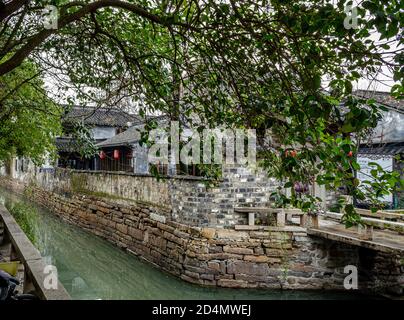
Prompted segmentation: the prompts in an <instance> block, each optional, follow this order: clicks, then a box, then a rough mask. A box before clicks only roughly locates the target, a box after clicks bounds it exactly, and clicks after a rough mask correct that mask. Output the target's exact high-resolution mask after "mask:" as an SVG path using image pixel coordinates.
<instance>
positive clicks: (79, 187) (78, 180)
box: [70, 174, 87, 192]
mask: <svg viewBox="0 0 404 320" xmlns="http://www.w3.org/2000/svg"><path fill="white" fill-rule="evenodd" d="M86 182H87V178H86V176H85V175H83V174H73V175H72V176H71V178H70V188H71V190H72V191H73V192H84V191H86V188H85V186H86Z"/></svg>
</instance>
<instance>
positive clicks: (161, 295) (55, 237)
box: [0, 188, 369, 300]
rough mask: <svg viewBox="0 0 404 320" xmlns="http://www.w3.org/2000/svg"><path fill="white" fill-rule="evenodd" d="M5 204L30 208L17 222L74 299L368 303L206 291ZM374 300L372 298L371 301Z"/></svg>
mask: <svg viewBox="0 0 404 320" xmlns="http://www.w3.org/2000/svg"><path fill="white" fill-rule="evenodd" d="M0 203H2V204H5V205H6V206H7V207H8V208H10V207H12V206H14V207H16V206H17V207H19V208H20V209H21V208H27V207H28V208H29V210H28V213H29V216H30V218H29V220H28V223H27V220H26V219H25V220H24V221H19V220H21V218H19V219H18V216H16V218H17V219H16V220H17V222H18V223H19V224H20V225H21V227H22V228H23V229H24V231H25V232H26V233H27V234H28V233H29V236H30V238H32V237H33V243H34V245H35V246H36V247H37V248H38V249H39V251H40V253H41V255H42V256H43V257H44V259H45V261H46V263H47V264H52V265H55V266H56V267H57V270H58V276H59V280H60V281H61V282H62V284H63V285H64V286H65V288H66V289H67V291H68V292H69V294H70V295H71V297H72V298H73V299H167V300H168V299H174V300H176V299H178V300H179V299H215V300H216V299H257V300H258V299H282V300H285V299H350V300H351V299H363V298H365V297H364V296H362V295H359V294H354V293H352V292H348V291H347V292H325V291H296V290H294V291H281V290H253V289H243V290H240V289H226V288H206V287H200V286H197V285H193V284H189V283H186V282H184V281H182V280H179V279H177V278H175V277H173V276H171V275H168V274H166V273H164V272H161V271H160V270H158V269H156V268H154V267H153V266H151V265H150V264H148V263H147V262H144V261H142V260H140V259H139V258H137V257H135V256H133V255H130V254H128V253H126V252H124V251H122V250H120V249H118V248H117V247H115V246H113V245H112V244H110V243H109V242H107V241H105V240H103V239H100V238H98V237H96V236H95V235H93V234H90V233H88V232H86V231H83V230H81V229H80V228H78V227H76V226H72V225H69V224H67V223H66V222H63V221H62V220H60V219H59V218H57V217H56V216H55V215H53V214H52V213H51V212H49V211H48V210H46V209H44V208H42V207H39V206H37V205H35V204H33V203H32V202H30V201H28V200H26V199H24V198H22V197H20V196H16V195H14V194H11V193H10V192H8V191H5V190H4V189H1V188H0ZM367 298H369V297H367Z"/></svg>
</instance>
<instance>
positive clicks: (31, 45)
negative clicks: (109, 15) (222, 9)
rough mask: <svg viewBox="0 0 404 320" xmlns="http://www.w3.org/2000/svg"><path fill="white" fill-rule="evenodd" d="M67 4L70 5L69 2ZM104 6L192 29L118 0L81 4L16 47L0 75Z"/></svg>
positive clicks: (169, 24)
mask: <svg viewBox="0 0 404 320" xmlns="http://www.w3.org/2000/svg"><path fill="white" fill-rule="evenodd" d="M14 2H18V1H14ZM20 2H23V3H22V4H21V5H20V6H19V8H21V6H22V5H24V3H25V1H20ZM68 5H69V6H70V7H71V4H68ZM77 5H78V4H77ZM106 7H113V8H120V9H124V10H127V11H130V12H132V13H134V14H137V15H138V16H140V17H143V18H145V19H147V20H149V21H151V22H154V23H157V24H160V25H162V26H171V25H179V26H183V27H187V28H189V29H192V26H190V25H188V24H185V23H181V22H175V21H174V19H172V18H171V17H170V16H158V15H156V14H153V13H151V12H149V11H147V10H146V9H144V8H142V7H141V6H138V5H136V4H133V3H129V2H126V1H120V0H99V1H95V2H92V3H89V4H86V5H85V4H83V5H82V7H81V8H80V9H79V10H77V11H76V12H74V13H70V14H65V15H63V16H62V17H61V18H60V19H59V21H58V29H56V30H55V29H44V30H41V31H40V32H38V33H37V34H35V35H34V36H32V37H30V39H29V40H28V41H27V42H26V43H25V44H24V45H23V46H22V47H21V48H20V49H18V50H17V51H16V52H15V53H14V55H13V56H12V57H10V58H9V59H8V60H6V61H5V62H3V63H1V64H0V76H1V75H4V74H6V73H8V72H10V71H12V70H13V69H15V68H16V67H18V66H19V65H20V64H21V63H22V62H23V61H24V59H25V58H27V57H28V56H29V55H30V53H31V52H33V51H34V50H35V49H36V48H37V47H39V46H40V45H41V44H42V43H43V42H44V41H45V40H46V39H47V38H48V37H49V36H51V35H52V34H55V33H57V32H58V30H60V29H61V28H63V27H65V26H67V25H68V24H70V23H72V22H74V21H77V20H80V19H82V18H83V17H84V16H86V15H88V14H91V13H94V12H95V11H97V10H99V9H101V8H106ZM63 9H65V8H63V7H62V11H63Z"/></svg>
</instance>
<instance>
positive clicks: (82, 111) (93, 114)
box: [64, 106, 141, 127]
mask: <svg viewBox="0 0 404 320" xmlns="http://www.w3.org/2000/svg"><path fill="white" fill-rule="evenodd" d="M66 108H70V109H67V110H68V111H67V112H66V114H65V116H64V120H65V121H66V122H72V121H83V122H84V123H85V124H87V125H96V126H106V127H125V126H127V124H128V122H131V123H132V124H134V123H138V122H140V121H141V118H140V117H138V116H135V115H130V114H128V113H126V112H124V111H122V110H119V109H113V108H94V107H87V106H84V107H83V106H74V107H66Z"/></svg>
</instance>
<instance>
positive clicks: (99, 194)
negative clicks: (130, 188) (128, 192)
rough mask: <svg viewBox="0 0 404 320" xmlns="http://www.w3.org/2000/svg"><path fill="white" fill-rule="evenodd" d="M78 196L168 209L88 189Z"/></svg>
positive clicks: (163, 207)
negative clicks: (82, 195)
mask: <svg viewBox="0 0 404 320" xmlns="http://www.w3.org/2000/svg"><path fill="white" fill-rule="evenodd" d="M75 192H76V193H78V194H84V195H88V196H92V197H96V198H102V199H109V200H121V201H127V202H131V203H134V204H142V205H145V206H152V207H157V208H162V209H167V207H166V206H163V205H161V204H157V203H154V202H149V201H143V200H134V199H130V198H125V197H122V196H117V195H114V194H109V193H106V192H100V191H90V190H86V189H82V190H80V191H75Z"/></svg>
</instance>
